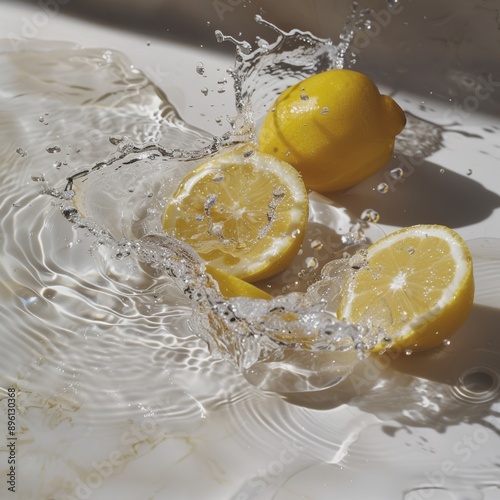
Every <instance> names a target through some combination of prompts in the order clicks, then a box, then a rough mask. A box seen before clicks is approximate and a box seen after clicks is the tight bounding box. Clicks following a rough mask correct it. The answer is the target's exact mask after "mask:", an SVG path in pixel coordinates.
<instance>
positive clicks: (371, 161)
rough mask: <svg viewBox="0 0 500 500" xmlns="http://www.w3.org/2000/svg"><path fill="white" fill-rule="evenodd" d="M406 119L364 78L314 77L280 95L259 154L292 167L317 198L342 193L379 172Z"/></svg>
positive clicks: (350, 74)
mask: <svg viewBox="0 0 500 500" xmlns="http://www.w3.org/2000/svg"><path fill="white" fill-rule="evenodd" d="M405 123H406V117H405V114H404V112H403V110H402V109H401V108H400V107H399V106H398V104H397V103H396V102H395V101H394V100H393V99H392V98H391V97H389V96H385V95H381V94H380V92H379V90H378V88H377V87H376V85H375V84H374V83H373V82H372V81H371V80H370V79H369V78H368V77H367V76H365V75H363V74H361V73H358V72H357V71H352V70H347V69H333V70H329V71H325V72H323V73H318V74H317V75H314V76H311V77H309V78H307V79H305V80H304V81H302V82H299V83H297V84H295V85H293V86H292V87H290V88H288V89H287V90H285V91H284V92H283V93H282V94H281V95H280V96H279V97H278V99H277V100H276V102H275V103H274V105H273V106H272V107H271V109H270V110H269V112H268V113H267V115H266V117H265V119H264V122H263V124H262V127H261V130H260V133H259V149H260V151H262V152H264V153H268V154H272V155H274V156H276V157H278V158H280V159H282V160H284V161H286V162H288V163H290V165H292V166H293V167H295V168H296V169H297V170H298V171H299V172H300V173H301V174H302V177H303V179H304V182H305V184H306V186H307V187H308V188H310V189H313V190H315V191H318V192H320V193H326V192H332V191H338V190H343V189H347V188H349V187H351V186H354V185H355V184H357V183H358V182H360V181H362V180H363V179H365V178H367V177H369V176H370V175H372V174H373V173H375V172H376V171H377V170H379V169H380V168H382V167H383V166H384V165H385V164H386V163H387V162H388V161H389V159H390V158H391V155H392V153H393V150H394V140H395V137H396V135H397V134H399V133H400V132H401V130H403V128H404V126H405Z"/></svg>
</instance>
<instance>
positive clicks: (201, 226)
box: [163, 145, 309, 282]
mask: <svg viewBox="0 0 500 500" xmlns="http://www.w3.org/2000/svg"><path fill="white" fill-rule="evenodd" d="M308 210H309V209H308V197H307V190H306V187H305V186H304V183H303V182H302V179H301V177H300V175H299V173H298V172H297V171H296V170H295V169H294V168H293V167H291V166H290V165H288V164H287V163H286V162H284V161H281V160H279V159H277V158H275V157H273V156H270V155H266V154H264V153H260V152H258V151H256V150H255V149H253V148H252V147H251V146H250V145H246V146H244V147H240V148H237V149H235V150H231V151H229V152H228V153H224V154H221V155H218V156H215V157H214V158H212V159H211V160H209V161H208V162H206V163H204V164H202V165H200V166H199V167H198V168H196V169H195V170H193V171H192V172H190V173H189V174H188V175H187V176H186V177H185V178H184V179H183V180H182V181H181V183H180V185H179V187H178V188H177V190H176V191H175V193H174V194H173V196H172V198H171V199H170V200H169V202H168V204H167V206H166V208H165V212H164V215H163V229H164V230H165V231H166V232H167V233H168V234H169V235H171V236H173V237H174V238H177V239H179V240H182V241H184V242H186V243H187V244H189V245H190V246H191V247H192V248H194V249H195V250H196V252H197V253H198V254H199V255H200V257H201V258H203V259H204V260H205V261H206V262H208V263H209V264H210V265H211V266H212V267H214V268H217V269H220V270H222V271H224V272H225V273H228V274H230V275H233V276H235V277H237V278H240V279H243V280H245V281H249V282H254V281H257V280H260V279H265V278H269V277H271V276H273V275H275V274H278V273H279V272H281V271H282V270H283V269H285V268H286V267H287V266H288V265H289V264H290V263H291V262H292V260H293V258H294V257H295V256H296V254H297V252H298V251H299V249H300V246H301V244H302V240H303V238H304V234H305V228H306V224H307V219H308Z"/></svg>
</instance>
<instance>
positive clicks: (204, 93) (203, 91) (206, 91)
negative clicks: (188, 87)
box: [201, 87, 208, 95]
mask: <svg viewBox="0 0 500 500" xmlns="http://www.w3.org/2000/svg"><path fill="white" fill-rule="evenodd" d="M201 93H202V94H203V95H208V89H207V87H203V88H202V89H201Z"/></svg>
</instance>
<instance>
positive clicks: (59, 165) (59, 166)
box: [52, 161, 62, 169]
mask: <svg viewBox="0 0 500 500" xmlns="http://www.w3.org/2000/svg"><path fill="white" fill-rule="evenodd" d="M61 165H62V163H61V162H60V161H55V162H54V164H53V165H52V166H53V167H55V168H57V169H60V168H61Z"/></svg>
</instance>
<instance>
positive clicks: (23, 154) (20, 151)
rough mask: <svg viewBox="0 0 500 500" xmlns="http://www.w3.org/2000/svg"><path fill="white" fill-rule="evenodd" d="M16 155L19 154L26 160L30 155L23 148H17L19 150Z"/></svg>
mask: <svg viewBox="0 0 500 500" xmlns="http://www.w3.org/2000/svg"><path fill="white" fill-rule="evenodd" d="M16 153H17V154H18V155H20V156H21V157H22V158H24V157H25V156H27V154H28V153H27V152H26V151H25V150H24V149H22V148H17V149H16Z"/></svg>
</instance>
